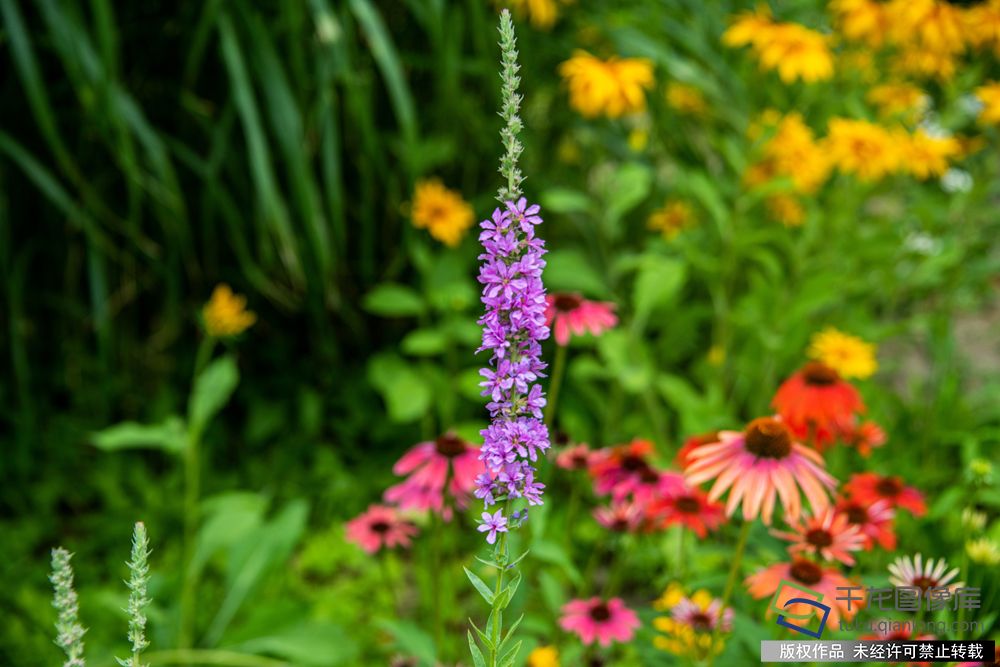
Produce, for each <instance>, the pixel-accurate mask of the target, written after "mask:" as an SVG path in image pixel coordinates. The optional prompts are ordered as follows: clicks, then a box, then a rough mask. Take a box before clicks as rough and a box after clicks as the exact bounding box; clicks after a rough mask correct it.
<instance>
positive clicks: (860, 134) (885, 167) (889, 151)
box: [823, 118, 900, 181]
mask: <svg viewBox="0 0 1000 667" xmlns="http://www.w3.org/2000/svg"><path fill="white" fill-rule="evenodd" d="M897 139H898V138H897V137H896V136H894V133H892V132H890V131H889V130H887V129H886V128H884V127H882V126H881V125H876V124H874V123H870V122H868V121H865V120H851V119H848V118H834V119H832V120H831V121H830V124H829V130H828V132H827V136H826V138H825V139H824V140H823V145H824V146H825V148H826V150H827V155H828V156H829V158H830V160H831V161H832V162H833V164H834V165H836V167H837V168H838V169H840V170H841V171H842V172H845V173H848V174H854V175H855V176H857V177H858V178H859V179H861V180H862V181H875V180H878V179H880V178H882V177H883V176H885V175H887V174H890V173H892V172H894V171H895V170H896V169H898V168H899V161H900V151H899V148H898V141H897Z"/></svg>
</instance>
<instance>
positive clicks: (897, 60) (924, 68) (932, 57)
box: [892, 46, 958, 81]
mask: <svg viewBox="0 0 1000 667" xmlns="http://www.w3.org/2000/svg"><path fill="white" fill-rule="evenodd" d="M957 67H958V63H957V59H956V54H954V53H950V52H947V51H931V50H929V49H924V48H921V47H920V46H907V47H904V48H903V49H902V50H901V51H900V52H899V53H897V54H896V56H895V57H894V58H893V60H892V68H893V70H894V71H895V72H897V73H899V74H910V75H915V76H929V77H934V78H936V79H940V80H943V81H946V80H948V79H950V78H951V77H953V76H955V70H956V69H957Z"/></svg>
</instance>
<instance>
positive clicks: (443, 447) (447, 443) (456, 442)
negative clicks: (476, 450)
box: [434, 433, 467, 459]
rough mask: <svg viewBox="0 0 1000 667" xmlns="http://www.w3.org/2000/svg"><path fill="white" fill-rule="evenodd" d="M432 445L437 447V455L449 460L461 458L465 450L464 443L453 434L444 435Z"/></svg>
mask: <svg viewBox="0 0 1000 667" xmlns="http://www.w3.org/2000/svg"><path fill="white" fill-rule="evenodd" d="M434 444H435V445H436V446H437V452H438V454H440V455H441V456H447V457H448V458H449V459H453V458H455V457H456V456H461V455H462V454H464V453H465V450H466V449H467V448H466V446H465V441H464V440H462V439H461V438H460V437H458V436H457V435H454V434H453V433H445V434H444V435H442V436H441V437H440V438H438V439H437V440H435V441H434Z"/></svg>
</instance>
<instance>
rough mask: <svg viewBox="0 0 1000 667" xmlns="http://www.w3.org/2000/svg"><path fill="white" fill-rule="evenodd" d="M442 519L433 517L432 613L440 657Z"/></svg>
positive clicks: (435, 642)
mask: <svg viewBox="0 0 1000 667" xmlns="http://www.w3.org/2000/svg"><path fill="white" fill-rule="evenodd" d="M441 524H442V521H441V518H440V517H439V516H437V515H436V514H434V515H432V516H431V563H430V568H431V588H432V589H433V590H432V591H431V597H432V599H433V602H432V606H433V607H434V609H433V611H432V613H433V617H434V645H435V646H437V649H438V653H439V657H440V653H441V643H442V641H443V640H444V624H443V622H442V615H441V568H442V565H443V564H442V563H441Z"/></svg>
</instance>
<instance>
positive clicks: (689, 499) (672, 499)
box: [646, 483, 724, 539]
mask: <svg viewBox="0 0 1000 667" xmlns="http://www.w3.org/2000/svg"><path fill="white" fill-rule="evenodd" d="M646 513H647V514H648V515H649V517H650V519H651V520H652V521H653V522H654V523H655V524H656V525H659V526H662V527H666V526H673V525H681V526H685V527H686V528H689V529H691V531H692V532H694V534H695V535H697V536H698V537H700V538H702V539H704V537H705V536H706V535H707V534H708V531H710V530H715V529H716V528H718V527H719V525H720V524H721V523H722V521H723V518H724V514H723V508H722V505H720V504H718V503H715V502H712V501H711V500H709V499H708V494H706V493H705V492H704V491H702V490H701V489H697V488H694V487H692V486H689V485H688V484H687V483H684V484H681V485H679V486H676V487H674V488H673V489H670V490H668V491H666V492H665V493H664V494H663V496H662V497H661V498H659V499H657V500H654V501H652V502H651V503H650V504H649V507H648V508H647V510H646Z"/></svg>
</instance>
